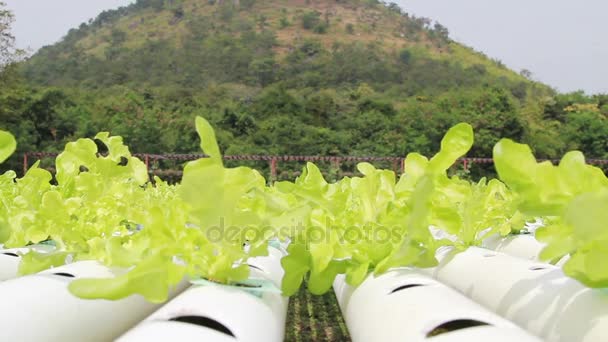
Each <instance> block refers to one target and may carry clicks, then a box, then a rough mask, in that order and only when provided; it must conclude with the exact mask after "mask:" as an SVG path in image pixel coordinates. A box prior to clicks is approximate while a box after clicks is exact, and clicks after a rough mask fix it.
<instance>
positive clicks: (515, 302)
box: [433, 247, 608, 342]
mask: <svg viewBox="0 0 608 342" xmlns="http://www.w3.org/2000/svg"><path fill="white" fill-rule="evenodd" d="M439 258H440V259H441V263H440V265H439V266H438V267H437V268H435V269H434V270H433V274H434V276H435V277H436V278H437V279H438V280H440V281H441V282H443V283H445V284H448V285H450V286H451V287H453V288H455V289H457V290H459V291H460V292H462V293H464V294H466V295H467V296H469V297H470V298H471V299H473V300H475V301H476V302H478V303H480V304H482V305H483V306H485V307H487V308H488V309H490V310H493V311H494V312H496V313H498V314H499V315H501V316H503V317H505V318H507V319H509V320H512V321H513V322H515V323H517V324H518V325H520V326H522V327H524V328H526V329H527V330H529V331H530V332H532V333H534V334H536V335H538V336H540V337H542V338H544V339H546V340H547V341H560V342H571V341H578V342H600V341H606V337H607V336H608V293H606V291H605V290H598V289H590V288H587V287H585V286H583V285H582V284H581V283H579V282H578V281H576V280H574V279H571V278H569V277H567V276H565V275H564V274H563V272H562V270H561V268H559V267H556V266H553V265H550V264H546V263H539V262H534V261H530V260H525V259H521V258H516V257H512V256H509V255H506V254H503V253H498V252H494V251H490V250H487V249H483V248H475V247H470V248H469V249H468V250H466V251H464V252H461V253H458V254H454V252H447V253H443V254H440V255H439Z"/></svg>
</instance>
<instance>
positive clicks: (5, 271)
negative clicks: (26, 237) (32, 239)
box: [0, 245, 54, 281]
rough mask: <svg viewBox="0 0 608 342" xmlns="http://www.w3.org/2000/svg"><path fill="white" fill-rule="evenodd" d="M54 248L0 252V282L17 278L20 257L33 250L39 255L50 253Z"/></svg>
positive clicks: (18, 249) (36, 246)
mask: <svg viewBox="0 0 608 342" xmlns="http://www.w3.org/2000/svg"><path fill="white" fill-rule="evenodd" d="M53 248H54V247H52V246H45V245H33V246H31V247H22V248H11V249H3V250H0V281H3V280H8V279H13V278H16V277H17V276H18V274H17V273H18V272H17V271H18V270H19V263H20V262H21V256H22V255H23V254H26V253H29V252H30V251H31V250H35V251H37V252H40V253H44V252H48V251H51V250H52V249H53Z"/></svg>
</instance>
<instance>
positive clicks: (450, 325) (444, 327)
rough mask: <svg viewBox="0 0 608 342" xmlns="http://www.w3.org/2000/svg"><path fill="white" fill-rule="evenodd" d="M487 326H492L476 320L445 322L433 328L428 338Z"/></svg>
mask: <svg viewBox="0 0 608 342" xmlns="http://www.w3.org/2000/svg"><path fill="white" fill-rule="evenodd" d="M485 325H490V324H488V323H486V322H481V321H477V320H474V319H455V320H453V321H449V322H445V323H442V324H440V325H438V326H436V327H435V328H433V329H432V330H431V331H429V332H428V333H427V334H426V337H427V338H429V337H434V336H439V335H441V334H447V333H450V332H452V331H457V330H462V329H468V328H474V327H481V326H485Z"/></svg>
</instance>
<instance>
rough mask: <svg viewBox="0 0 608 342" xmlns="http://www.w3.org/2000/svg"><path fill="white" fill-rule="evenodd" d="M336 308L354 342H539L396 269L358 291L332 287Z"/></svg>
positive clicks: (462, 299) (421, 278) (446, 290)
mask: <svg viewBox="0 0 608 342" xmlns="http://www.w3.org/2000/svg"><path fill="white" fill-rule="evenodd" d="M334 290H335V292H336V296H337V298H338V303H339V304H340V308H341V310H342V314H343V316H344V319H345V321H346V325H347V326H348V330H349V332H350V336H351V338H352V340H353V341H354V342H358V341H389V342H390V341H400V342H402V341H426V340H429V341H444V342H448V341H470V342H476V341H484V342H485V341H488V340H492V341H493V342H502V341H504V342H507V341H511V342H512V341H518V342H528V341H540V340H539V339H537V338H536V337H534V336H532V335H530V334H528V333H527V332H525V331H524V330H522V329H521V328H519V327H517V326H516V325H515V324H513V323H511V322H509V321H507V320H505V319H503V318H501V317H499V316H497V315H496V314H494V313H492V312H490V311H488V310H486V309H485V308H483V307H481V306H480V305H478V304H476V303H474V302H472V301H471V300H469V299H468V298H466V297H464V296H463V295H461V294H459V293H458V292H456V291H454V290H452V289H450V288H449V287H447V286H445V285H443V284H441V283H439V282H438V281H436V280H434V279H432V278H431V277H428V276H426V275H424V274H422V273H420V272H417V271H414V270H411V269H397V270H393V271H390V272H388V273H385V274H383V275H381V276H378V277H374V276H373V275H370V276H369V277H368V278H367V279H366V280H365V281H364V282H363V283H362V284H361V285H360V286H359V287H357V288H353V287H351V286H349V285H348V284H346V282H345V278H344V276H339V277H338V278H337V279H336V281H335V282H334Z"/></svg>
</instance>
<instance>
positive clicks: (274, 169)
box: [23, 152, 608, 180]
mask: <svg viewBox="0 0 608 342" xmlns="http://www.w3.org/2000/svg"><path fill="white" fill-rule="evenodd" d="M57 155H58V153H55V152H25V153H24V154H23V174H25V173H26V172H27V170H28V169H29V159H30V157H34V158H35V159H36V160H38V159H42V158H55V157H57ZM133 155H134V156H135V157H137V158H140V159H141V160H142V161H143V162H144V163H145V164H146V168H147V169H148V170H149V172H150V173H154V174H156V173H155V172H157V171H154V170H152V169H151V168H150V165H152V164H154V163H158V162H159V161H163V160H170V161H178V162H187V161H192V160H196V159H199V158H204V157H206V156H205V155H204V154H194V153H191V154H151V153H134V154H133ZM223 159H224V160H239V161H264V162H267V163H268V167H269V170H270V179H272V180H276V179H277V177H278V165H279V162H293V161H297V162H329V163H331V164H332V168H334V169H340V165H341V164H343V163H347V162H357V163H359V162H369V163H374V162H390V164H391V166H392V170H393V171H394V172H395V173H396V174H402V173H403V170H404V162H405V158H401V157H354V156H345V157H337V156H266V155H232V156H223ZM459 162H460V163H461V164H462V167H463V170H464V171H467V170H469V169H470V167H471V165H473V164H492V163H494V161H493V159H492V158H461V159H459ZM551 162H553V163H558V162H559V161H558V160H551ZM586 162H587V163H588V164H590V165H608V159H588V160H586ZM164 172H166V173H169V174H171V173H176V174H177V173H179V172H180V171H179V170H164Z"/></svg>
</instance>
